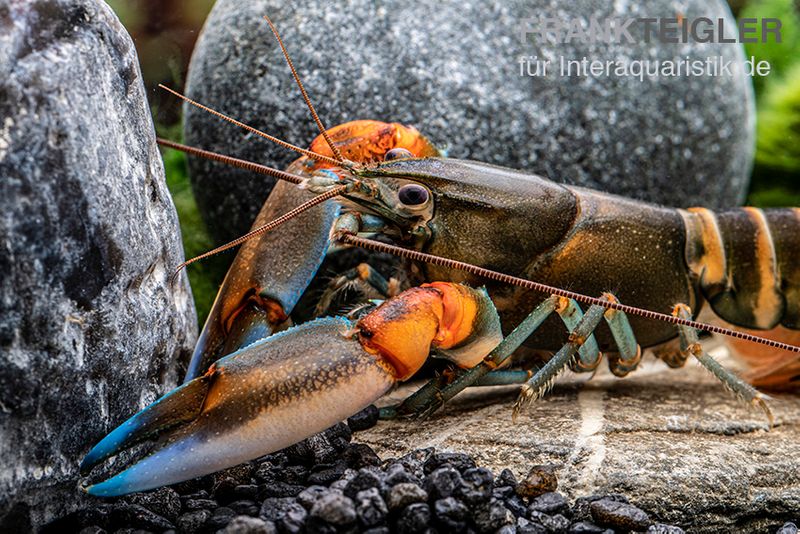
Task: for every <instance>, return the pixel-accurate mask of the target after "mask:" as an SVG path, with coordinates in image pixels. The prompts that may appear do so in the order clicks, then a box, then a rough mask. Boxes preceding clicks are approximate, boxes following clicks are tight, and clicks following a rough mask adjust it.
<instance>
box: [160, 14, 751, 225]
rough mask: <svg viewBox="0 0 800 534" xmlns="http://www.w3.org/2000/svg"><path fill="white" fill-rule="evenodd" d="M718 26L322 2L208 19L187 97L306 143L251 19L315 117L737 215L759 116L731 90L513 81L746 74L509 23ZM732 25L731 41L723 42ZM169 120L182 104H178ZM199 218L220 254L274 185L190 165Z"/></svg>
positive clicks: (713, 81) (250, 145) (279, 159)
mask: <svg viewBox="0 0 800 534" xmlns="http://www.w3.org/2000/svg"><path fill="white" fill-rule="evenodd" d="M677 12H680V13H681V14H683V15H684V16H686V17H687V18H692V17H699V16H705V17H711V18H714V19H716V18H718V17H723V18H725V21H726V22H727V23H729V24H733V19H732V17H731V15H730V11H729V10H728V7H727V5H726V4H725V2H723V1H722V0H713V1H711V2H707V1H704V0H689V1H688V2H684V3H681V4H680V5H678V4H675V3H674V2H673V1H672V0H655V1H651V2H647V3H645V4H642V3H637V2H633V3H606V2H597V1H595V0H579V1H576V2H569V3H564V2H557V1H556V0H514V1H512V2H507V1H503V2H500V1H493V2H478V1H470V2H463V1H448V2H427V3H408V2H401V1H399V0H391V1H388V2H380V3H374V2H371V1H369V0H354V1H353V2H349V3H348V4H347V6H346V7H345V8H342V7H341V5H339V4H336V3H326V2H320V1H318V0H301V1H298V2H291V3H287V2H281V1H278V0H254V1H252V2H246V3H243V2H238V1H235V0H220V1H218V2H217V3H216V5H215V7H214V9H213V11H212V13H211V15H210V17H209V19H208V21H207V22H206V26H205V28H204V30H203V32H202V35H201V37H200V39H199V40H198V43H197V47H196V49H195V52H194V55H193V57H192V63H191V68H190V73H189V77H188V83H187V89H186V90H187V92H188V94H189V96H190V97H192V98H194V99H196V100H199V101H200V102H203V103H205V104H207V105H209V106H211V107H213V108H215V109H218V110H220V111H223V112H225V113H228V114H230V115H232V116H233V117H236V118H238V119H240V120H243V121H244V122H247V123H249V124H251V125H253V126H255V127H257V128H261V129H263V130H264V131H266V132H268V133H271V134H273V135H276V136H278V137H280V138H283V139H286V140H288V141H291V142H294V143H297V144H299V145H301V146H306V145H307V144H308V143H310V142H311V140H312V139H313V138H314V136H315V135H316V131H315V127H314V125H313V122H312V120H311V118H310V115H309V113H308V111H307V110H306V108H305V105H304V104H303V102H302V100H301V98H300V94H299V91H298V89H297V87H296V86H295V85H294V81H293V80H292V78H291V75H290V73H289V69H288V68H287V66H286V65H285V63H284V61H283V58H282V56H281V55H280V51H279V49H278V46H277V44H276V42H275V39H274V38H273V37H272V34H271V32H270V30H269V28H268V26H267V24H266V23H265V21H264V20H263V18H262V16H263V15H264V14H269V16H270V17H271V18H272V19H273V20H274V22H275V23H276V24H277V25H278V27H279V30H280V31H281V33H282V35H283V37H284V41H285V42H286V45H287V47H288V48H289V51H290V53H291V54H292V56H293V58H294V61H295V64H296V66H297V68H298V69H299V71H300V75H301V76H302V78H303V80H304V82H305V84H306V87H307V89H308V91H309V94H310V95H311V97H312V99H313V100H314V102H315V103H316V105H317V109H318V111H319V114H320V116H321V117H322V119H323V121H325V123H326V124H327V125H328V126H332V125H335V124H338V123H341V122H344V121H348V120H353V119H379V120H386V121H399V122H404V123H408V124H413V125H415V126H417V127H418V128H419V129H420V131H422V132H423V133H424V134H426V135H428V136H429V137H430V138H431V139H432V140H433V141H434V142H435V143H436V144H438V145H439V146H444V147H447V148H448V149H449V155H450V156H452V157H458V158H470V159H475V160H479V161H485V162H488V163H495V164H500V165H505V166H508V167H513V168H518V169H525V170H528V171H532V172H536V173H539V174H542V175H544V176H546V177H548V178H550V179H553V180H557V181H563V182H568V183H573V184H579V185H586V186H590V187H595V188H600V189H604V190H608V191H611V192H616V193H620V194H624V195H628V196H632V197H636V198H641V199H646V200H651V201H656V202H662V203H666V204H669V205H677V206H686V205H707V206H710V207H720V206H731V205H734V204H736V203H739V202H741V201H742V200H743V199H744V194H745V191H746V187H747V182H748V177H749V173H750V168H751V163H752V157H753V140H754V117H755V114H754V101H753V91H752V87H751V82H750V80H749V78H748V77H746V76H744V74H743V73H742V71H741V70H736V71H735V73H734V75H733V76H727V75H723V76H719V77H713V78H712V77H687V76H679V77H673V78H665V77H661V78H657V79H647V78H646V79H645V80H644V81H639V79H638V78H635V77H615V76H611V77H605V76H603V77H598V78H585V77H584V78H580V79H578V78H574V77H573V78H570V77H566V76H558V75H555V74H550V75H548V76H545V77H528V76H521V75H520V64H519V58H520V57H522V56H538V57H539V58H547V59H551V60H557V58H558V57H559V56H564V57H565V58H567V59H578V60H580V59H581V58H582V57H584V56H586V57H588V58H589V59H598V60H608V59H620V60H636V59H650V60H655V59H659V60H664V59H679V58H685V57H689V58H691V59H700V60H705V59H706V58H708V57H714V56H717V55H720V56H722V57H723V58H724V59H725V60H734V63H736V62H741V61H742V59H743V52H742V49H741V47H740V46H739V45H736V44H715V43H708V44H696V43H695V44H663V43H662V44H658V43H655V42H653V43H646V42H644V39H643V38H642V37H643V32H644V30H643V28H638V29H634V30H632V32H631V33H632V35H634V36H636V37H639V38H640V42H639V43H637V44H633V45H632V44H627V43H625V44H610V45H609V44H605V43H602V44H596V45H590V44H580V43H577V42H575V43H572V44H558V45H555V44H551V43H548V42H546V41H541V40H538V41H537V40H536V38H535V36H534V35H529V36H528V40H527V42H523V41H522V39H521V37H520V28H521V26H520V20H522V19H525V18H528V17H535V16H539V15H541V14H554V15H556V16H558V17H559V18H560V19H562V20H567V21H569V20H573V19H576V18H580V19H582V20H584V21H587V20H588V17H589V16H590V15H596V16H597V17H599V18H603V17H606V16H617V17H624V18H626V17H675V16H676V13H677ZM729 27H730V26H729ZM175 105H178V103H177V101H176V104H175ZM185 134H186V140H187V141H188V142H189V143H190V144H193V145H198V146H201V147H203V148H207V149H210V150H217V151H220V152H223V153H227V154H232V155H235V156H238V157H242V158H246V159H250V160H253V161H258V162H260V163H265V164H270V165H274V166H277V167H284V166H285V165H286V164H287V163H288V162H289V161H291V160H292V159H293V158H294V157H296V156H295V155H294V154H292V153H290V152H289V151H287V150H285V149H282V148H279V147H276V146H275V145H273V144H271V143H269V142H267V141H265V140H263V139H260V138H257V137H255V136H253V135H250V134H246V133H245V132H243V131H242V130H240V129H238V128H237V127H235V126H232V125H230V124H228V123H226V122H223V121H221V120H219V119H217V118H215V117H212V116H211V115H209V114H207V113H205V112H202V111H199V110H197V109H195V108H192V107H187V108H186V125H185ZM190 169H191V175H192V180H193V186H194V190H195V193H196V196H197V200H198V204H199V206H200V210H201V212H202V213H203V216H204V218H205V220H206V222H207V224H208V225H209V227H210V229H211V231H212V233H213V234H214V236H215V238H216V239H218V240H220V241H228V240H229V239H232V238H233V237H236V236H239V235H241V234H243V233H244V232H245V231H247V230H248V229H249V227H250V224H251V222H252V221H253V219H254V218H255V216H256V213H257V212H258V209H259V208H260V206H261V203H262V202H263V200H264V199H265V198H266V197H267V194H268V191H269V187H270V183H271V182H270V179H269V178H267V177H263V176H255V175H252V174H250V173H247V172H244V171H238V170H234V169H230V168H226V167H224V166H222V165H219V164H213V163H211V162H208V161H205V160H198V159H192V160H191V163H190Z"/></svg>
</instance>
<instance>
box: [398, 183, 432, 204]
mask: <svg viewBox="0 0 800 534" xmlns="http://www.w3.org/2000/svg"><path fill="white" fill-rule="evenodd" d="M397 198H398V199H399V200H400V202H402V203H403V204H405V205H406V206H419V205H420V204H425V203H426V202H427V201H428V190H427V189H425V188H424V187H422V186H421V185H418V184H408V185H404V186H403V187H401V188H400V190H399V191H398V192H397Z"/></svg>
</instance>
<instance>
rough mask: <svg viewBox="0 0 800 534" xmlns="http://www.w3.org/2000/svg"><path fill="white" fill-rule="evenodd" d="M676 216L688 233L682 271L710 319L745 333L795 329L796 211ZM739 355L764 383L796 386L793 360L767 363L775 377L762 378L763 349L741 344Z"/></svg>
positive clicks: (799, 380)
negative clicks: (695, 288)
mask: <svg viewBox="0 0 800 534" xmlns="http://www.w3.org/2000/svg"><path fill="white" fill-rule="evenodd" d="M679 211H680V213H681V215H682V216H683V219H684V223H685V226H686V263H687V266H688V267H689V269H690V271H691V272H692V274H693V275H694V276H695V277H696V279H697V281H698V286H699V291H700V294H701V295H702V296H703V298H705V300H707V301H708V302H709V304H710V305H711V308H712V309H713V311H714V313H716V314H717V315H718V316H719V317H720V318H722V319H724V320H725V321H727V322H729V323H731V324H733V325H736V326H739V327H742V328H747V329H755V330H772V329H775V328H776V327H779V326H783V327H785V328H787V329H790V330H800V208H781V209H769V210H761V209H758V208H740V209H735V210H730V211H724V212H720V213H714V212H712V211H710V210H708V209H705V208H690V209H688V210H679ZM739 349H740V350H738V351H737V352H739V353H740V355H741V356H742V357H743V358H744V359H745V360H747V361H748V362H749V363H751V364H753V365H754V367H758V368H760V369H762V372H761V373H759V376H760V380H759V381H761V382H762V383H765V384H767V383H768V384H770V385H772V386H774V387H783V386H785V385H786V383H788V382H791V383H794V384H796V386H797V387H800V356H798V355H797V354H793V353H789V352H785V356H783V357H778V358H777V360H775V356H774V355H772V356H770V359H771V360H772V361H771V362H770V367H772V368H774V369H775V372H774V373H764V372H763V369H764V365H763V364H765V363H766V362H764V361H762V360H763V358H764V350H763V348H762V347H754V348H753V351H752V352H751V353H748V351H747V350H746V349H745V348H744V347H743V346H741V344H740V346H739ZM742 349H744V350H742Z"/></svg>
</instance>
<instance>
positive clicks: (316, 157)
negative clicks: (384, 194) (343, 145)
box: [158, 83, 343, 167]
mask: <svg viewBox="0 0 800 534" xmlns="http://www.w3.org/2000/svg"><path fill="white" fill-rule="evenodd" d="M158 86H159V87H160V88H161V89H163V90H165V91H167V92H168V93H171V94H173V95H174V96H176V97H178V98H180V99H181V100H183V101H184V102H186V103H187V104H191V105H193V106H194V107H196V108H198V109H202V110H203V111H205V112H207V113H210V114H212V115H214V116H215V117H219V118H220V119H222V120H225V121H228V122H230V123H231V124H235V125H236V126H239V127H240V128H244V129H245V130H247V131H248V132H250V133H254V134H256V135H258V136H260V137H263V138H264V139H267V140H269V141H272V142H273V143H275V144H277V145H280V146H282V147H283V148H288V149H289V150H293V151H295V152H297V153H299V154H302V155H304V156H307V157H309V158H311V159H313V160H316V161H322V162H324V163H328V164H329V165H333V166H335V167H337V166H340V165H341V164H342V161H343V160H341V159H338V160H337V159H334V158H329V157H328V156H324V155H322V154H317V153H316V152H312V151H311V150H306V149H305V148H300V147H299V146H297V145H293V144H291V143H289V142H287V141H284V140H283V139H279V138H277V137H275V136H274V135H270V134H268V133H265V132H262V131H261V130H259V129H257V128H254V127H252V126H250V125H249V124H245V123H243V122H241V121H238V120H236V119H234V118H233V117H230V116H228V115H225V114H224V113H221V112H219V111H217V110H215V109H213V108H210V107H208V106H206V105H203V104H201V103H200V102H197V101H196V100H192V99H191V98H189V97H188V96H186V95H183V94H181V93H179V92H178V91H176V90H174V89H170V88H169V87H167V86H166V85H164V84H161V83H160V84H158Z"/></svg>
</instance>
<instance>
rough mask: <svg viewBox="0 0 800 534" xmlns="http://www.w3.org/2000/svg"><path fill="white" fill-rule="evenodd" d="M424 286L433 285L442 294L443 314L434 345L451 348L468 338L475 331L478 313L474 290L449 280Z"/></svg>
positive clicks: (424, 285)
mask: <svg viewBox="0 0 800 534" xmlns="http://www.w3.org/2000/svg"><path fill="white" fill-rule="evenodd" d="M422 287H433V288H435V289H438V290H439V291H440V292H441V294H442V308H443V314H442V317H441V320H440V324H439V332H438V333H437V334H436V337H435V338H434V340H433V344H434V346H436V347H438V348H441V349H449V348H452V347H455V346H456V345H458V344H459V343H461V342H463V341H464V340H465V339H467V338H468V337H469V336H470V335H471V334H472V333H473V330H474V326H473V325H474V323H475V317H476V316H477V315H478V302H477V301H476V300H475V294H474V292H473V291H472V290H470V289H469V288H468V287H466V286H463V285H461V284H450V283H447V282H433V283H431V284H423V285H422Z"/></svg>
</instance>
